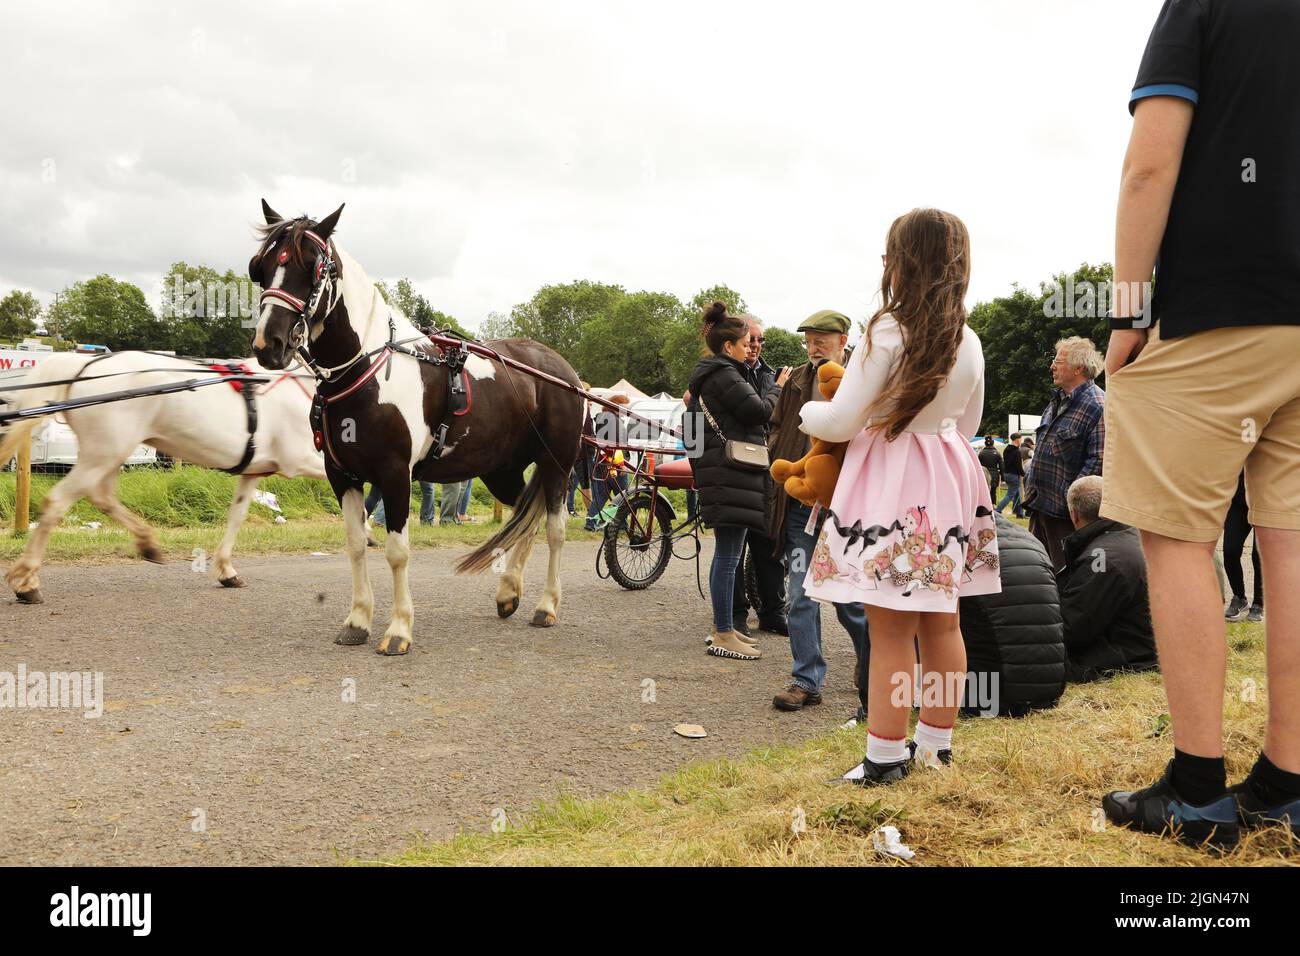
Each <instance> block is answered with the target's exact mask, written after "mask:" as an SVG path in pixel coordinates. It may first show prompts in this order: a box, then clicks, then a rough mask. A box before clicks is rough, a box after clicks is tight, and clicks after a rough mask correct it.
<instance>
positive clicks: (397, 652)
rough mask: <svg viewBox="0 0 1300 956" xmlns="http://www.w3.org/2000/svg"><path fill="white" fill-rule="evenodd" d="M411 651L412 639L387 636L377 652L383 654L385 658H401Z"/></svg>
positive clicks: (380, 643)
mask: <svg viewBox="0 0 1300 956" xmlns="http://www.w3.org/2000/svg"><path fill="white" fill-rule="evenodd" d="M410 649H411V639H410V638H409V637H392V636H390V635H388V634H385V635H384V637H383V640H381V641H380V642H379V646H378V647H376V648H375V652H376V653H378V654H383V655H384V656H385V657H400V656H401V655H403V654H405V653H406V652H407V651H409V650H410Z"/></svg>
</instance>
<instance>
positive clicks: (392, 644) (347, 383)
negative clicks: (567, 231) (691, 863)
mask: <svg viewBox="0 0 1300 956" xmlns="http://www.w3.org/2000/svg"><path fill="white" fill-rule="evenodd" d="M262 212H263V214H264V215H265V218H266V225H265V226H264V227H263V228H262V229H261V236H262V242H261V245H260V247H259V248H258V250H257V252H256V253H255V254H254V256H253V258H252V259H251V260H250V262H249V264H248V274H249V276H250V277H251V278H252V279H253V280H254V281H256V282H258V283H260V284H261V286H262V289H263V292H262V302H261V310H260V313H259V315H258V322H257V332H256V335H255V337H254V339H253V354H254V355H256V356H257V358H258V360H259V361H260V362H261V363H262V364H263V365H264V366H266V367H267V368H275V369H279V368H284V367H286V366H287V365H288V364H289V362H290V361H291V360H292V359H293V357H294V355H295V354H296V355H298V357H299V358H300V359H301V360H302V361H303V363H304V364H305V365H307V366H308V367H310V368H311V369H312V370H313V371H314V372H315V373H316V375H317V376H318V383H317V389H318V392H319V394H320V396H321V398H320V400H319V402H318V409H317V411H316V412H315V413H314V414H313V424H314V428H315V429H316V433H317V435H318V436H319V438H318V440H319V442H320V443H321V444H322V445H323V447H324V449H325V475H326V477H327V478H328V479H329V482H330V485H331V487H332V488H333V489H334V494H335V495H336V496H337V498H338V500H339V504H340V506H341V508H342V510H343V516H344V522H345V524H346V526H347V549H348V557H349V558H350V559H351V562H352V606H351V609H350V610H349V612H348V615H347V617H346V618H345V619H344V622H343V627H342V629H341V630H340V631H339V633H338V636H337V637H336V638H335V643H337V644H365V643H367V642H368V641H369V639H370V630H371V624H372V619H373V616H374V604H375V602H374V594H373V592H372V591H371V587H370V579H369V575H368V574H367V570H366V528H365V523H366V514H365V506H364V483H365V482H371V483H373V484H374V485H377V486H378V488H379V490H380V493H381V494H382V496H383V500H384V514H385V518H386V525H387V529H388V538H387V542H386V545H385V551H386V557H387V559H388V565H389V568H390V569H391V570H392V573H393V612H392V618H391V620H390V622H389V625H388V629H387V630H386V631H385V632H384V635H383V637H382V638H381V639H380V640H379V642H378V645H377V648H376V649H377V650H378V652H379V653H381V654H388V655H393V654H405V653H406V652H407V651H408V650H409V649H410V646H411V636H412V627H413V623H414V608H413V605H412V601H411V590H410V586H409V582H408V577H407V565H408V562H409V559H410V537H409V526H408V517H409V511H410V502H411V482H412V480H413V479H423V480H425V481H434V482H454V481H464V480H467V479H470V478H480V479H481V480H482V481H483V483H484V484H485V485H487V487H488V490H489V491H491V492H492V494H493V495H494V496H495V497H496V498H497V499H498V500H499V501H501V502H503V503H505V504H507V505H512V506H513V512H512V514H511V516H510V519H509V520H508V521H507V522H506V523H505V524H504V525H503V526H502V528H501V530H500V531H498V532H497V533H496V534H495V535H493V536H492V537H491V538H490V539H489V540H488V541H487V542H485V543H484V544H483V545H481V546H480V547H478V548H476V549H475V550H473V551H471V552H470V553H469V554H468V555H466V556H465V557H463V558H462V559H461V560H460V561H459V562H458V563H457V565H456V571H457V573H465V572H478V571H483V570H486V569H487V568H488V567H489V566H491V565H494V564H495V565H496V566H497V567H498V568H500V567H501V566H502V565H504V570H503V571H502V573H501V579H500V583H499V586H498V588H497V594H496V602H497V613H498V614H499V615H500V616H501V617H503V618H504V617H509V616H510V615H511V614H513V613H514V612H515V611H516V610H517V609H518V607H519V602H520V597H521V595H522V591H523V571H524V565H525V563H526V562H527V560H528V554H529V552H530V551H531V550H532V546H533V541H534V539H535V537H536V533H537V528H538V525H539V524H540V523H541V522H542V520H543V518H544V519H545V522H546V540H547V544H548V545H549V548H550V563H549V565H548V567H547V576H546V589H545V591H544V592H543V594H542V598H541V601H540V602H539V603H538V605H537V607H536V609H535V611H534V612H533V618H532V621H531V623H532V624H534V625H536V626H538V627H550V626H551V625H553V624H554V623H555V621H556V616H557V614H558V613H559V607H560V554H561V550H562V549H563V547H564V532H565V522H566V520H567V510H566V508H565V504H564V495H565V491H566V490H567V488H566V486H567V482H568V476H569V471H570V469H571V468H572V467H573V463H574V461H575V460H576V459H577V456H578V447H579V443H580V440H581V432H582V399H581V397H580V396H578V395H576V394H574V393H571V392H568V391H566V390H565V389H563V388H559V387H556V386H554V385H549V384H546V383H544V382H542V381H540V380H537V379H534V378H532V377H531V376H528V375H526V374H521V373H519V372H515V371H512V370H511V369H509V368H507V367H505V366H504V365H502V364H501V363H498V362H494V361H492V360H490V359H486V358H482V357H480V356H477V355H466V354H464V353H463V352H461V351H460V350H455V349H446V350H444V349H441V348H439V347H438V346H435V345H434V344H433V343H432V342H430V341H429V339H428V338H426V337H425V336H424V335H423V334H422V333H421V332H420V331H419V330H418V329H417V328H416V327H415V326H414V325H413V324H412V323H411V322H410V320H409V319H407V317H406V316H405V315H403V314H402V313H401V312H400V311H399V310H398V309H396V308H392V307H390V306H389V305H388V304H387V303H386V302H385V301H384V298H383V296H382V295H381V294H380V293H379V290H378V289H377V288H376V287H375V284H374V282H373V281H372V280H371V279H370V278H369V277H368V276H367V275H366V273H365V271H364V270H363V269H362V268H361V266H360V265H359V264H358V263H357V261H356V260H355V259H353V258H352V257H351V256H349V255H348V254H347V252H345V251H344V250H343V249H342V248H340V247H339V245H338V243H337V242H335V241H334V238H333V237H334V232H335V229H336V227H337V226H338V221H339V217H340V215H341V214H342V212H343V207H342V206H340V207H339V208H338V209H337V210H335V211H334V212H333V213H331V214H330V215H329V216H326V217H325V218H324V219H323V220H321V221H320V222H314V221H312V220H310V219H308V218H306V217H301V218H297V219H285V218H284V217H282V216H280V215H279V214H278V213H277V212H276V211H275V210H273V209H272V208H271V207H270V206H269V205H267V203H266V201H265V200H263V201H262ZM486 344H487V345H489V346H490V347H491V348H493V349H494V350H496V351H497V352H498V353H500V354H501V355H502V356H505V357H508V358H513V359H516V360H518V361H520V362H522V363H524V364H526V365H529V366H531V367H533V368H536V369H539V370H541V371H544V372H547V373H549V374H551V375H554V376H557V377H559V378H562V379H564V380H565V381H567V382H570V383H572V384H573V385H575V386H576V385H578V384H579V379H578V376H577V374H576V373H575V372H574V371H573V369H572V367H570V365H569V364H568V362H566V361H565V360H564V359H563V358H561V357H560V356H559V355H558V354H556V353H555V352H553V351H552V350H551V349H549V348H547V347H546V346H545V345H542V344H540V343H538V342H534V341H531V340H529V339H503V340H500V341H493V342H489V343H486ZM462 365H463V373H454V372H453V369H456V368H457V367H459V366H462ZM453 384H454V385H455V387H456V388H457V389H458V390H459V392H460V393H463V394H457V395H453V392H452V390H451V387H450V386H451V385H453ZM466 400H468V407H467V408H465V407H463V406H464V404H465V401H466ZM453 409H454V410H455V412H456V413H451V412H452V411H453ZM529 465H533V466H534V468H533V472H532V475H531V476H530V477H528V478H527V480H525V474H524V473H525V469H527V468H528V466H529ZM507 553H508V558H506V555H507ZM502 558H506V560H504V561H501V560H500V559H502Z"/></svg>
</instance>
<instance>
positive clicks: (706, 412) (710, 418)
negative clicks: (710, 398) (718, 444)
mask: <svg viewBox="0 0 1300 956" xmlns="http://www.w3.org/2000/svg"><path fill="white" fill-rule="evenodd" d="M700 408H701V409H702V410H703V411H704V417H705V418H706V419H708V422H709V424H710V425H712V426H713V430H714V431H715V432H717V433H718V437H719V438H721V439H722V440H723V441H731V439H730V438H728V437H727V436H726V435H724V434H723V432H722V429H721V428H719V427H718V423H717V422H716V421H714V419H713V416H712V415H710V414H709V406H708V405H705V404H704V396H703V395H701V396H700Z"/></svg>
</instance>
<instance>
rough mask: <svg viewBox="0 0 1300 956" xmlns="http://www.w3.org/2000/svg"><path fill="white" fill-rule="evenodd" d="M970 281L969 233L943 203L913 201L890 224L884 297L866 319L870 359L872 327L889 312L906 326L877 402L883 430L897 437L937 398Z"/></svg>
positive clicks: (960, 329)
mask: <svg viewBox="0 0 1300 956" xmlns="http://www.w3.org/2000/svg"><path fill="white" fill-rule="evenodd" d="M969 285H970V233H969V232H967V230H966V224H965V223H963V222H962V221H961V220H960V219H958V218H957V217H956V216H954V215H953V214H952V213H949V212H944V211H943V210H941V209H913V210H912V211H911V212H909V213H907V214H905V215H902V216H899V217H898V218H897V219H895V220H894V224H893V225H892V226H890V227H889V238H888V240H887V241H886V243H885V274H884V276H883V277H882V278H881V280H880V301H881V305H880V308H879V309H878V310H876V314H875V315H873V316H872V317H871V320H870V321H869V322H868V323H867V336H866V337H867V348H866V349H864V350H863V357H862V360H863V361H864V362H865V361H866V357H867V355H869V354H870V353H871V330H872V327H873V326H875V324H876V323H877V322H878V321H880V319H881V317H882V316H885V315H892V316H893V317H894V318H895V319H896V320H897V321H898V324H899V326H900V327H901V328H902V332H903V360H902V361H901V362H900V363H899V364H898V365H897V366H895V367H894V370H893V371H892V372H891V373H890V375H889V379H888V380H887V381H886V382H885V387H884V390H883V391H882V392H881V393H880V395H879V396H877V398H876V400H875V401H874V402H873V403H872V405H871V409H872V411H881V412H883V414H884V421H883V422H880V423H878V426H877V427H880V428H883V429H885V437H886V438H887V439H888V440H890V441H893V440H894V439H895V438H897V437H898V436H899V435H900V434H902V432H903V430H904V429H905V428H907V426H908V425H909V424H911V422H912V419H914V418H915V417H916V416H917V415H918V414H919V413H920V411H921V410H922V409H923V408H925V406H926V405H928V404H930V402H932V401H933V400H934V396H935V395H937V394H938V393H939V389H941V388H942V387H943V384H944V382H946V381H947V380H948V373H949V372H951V371H952V367H953V365H955V364H956V362H957V350H958V349H959V348H960V347H961V341H962V335H963V333H964V330H965V326H966V305H965V301H964V300H965V298H966V288H967V286H969Z"/></svg>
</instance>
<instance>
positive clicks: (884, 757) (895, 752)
mask: <svg viewBox="0 0 1300 956" xmlns="http://www.w3.org/2000/svg"><path fill="white" fill-rule="evenodd" d="M867 759H868V760H870V761H871V762H872V763H876V764H884V763H898V762H899V761H900V760H906V759H907V738H902V739H899V740H889V739H888V738H886V737H877V736H876V735H875V734H873V733H871V732H870V731H867Z"/></svg>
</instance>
